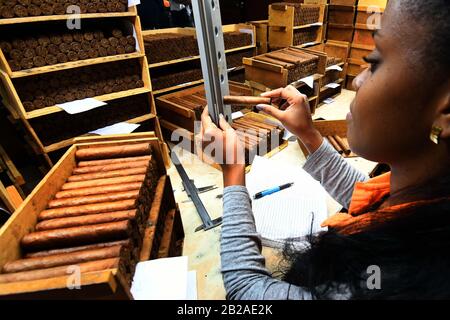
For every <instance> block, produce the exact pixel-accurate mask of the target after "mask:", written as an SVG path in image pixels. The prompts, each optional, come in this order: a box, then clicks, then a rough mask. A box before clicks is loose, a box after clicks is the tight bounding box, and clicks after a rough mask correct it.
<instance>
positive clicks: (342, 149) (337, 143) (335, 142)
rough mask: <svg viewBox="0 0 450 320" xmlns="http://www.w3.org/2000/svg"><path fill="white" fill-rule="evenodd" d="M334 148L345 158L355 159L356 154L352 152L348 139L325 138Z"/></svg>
mask: <svg viewBox="0 0 450 320" xmlns="http://www.w3.org/2000/svg"><path fill="white" fill-rule="evenodd" d="M324 139H325V140H326V141H328V143H329V144H330V145H331V146H333V148H334V149H335V150H336V151H337V152H339V154H341V155H342V156H343V157H344V158H350V157H355V154H354V153H353V152H352V151H351V150H350V145H349V144H348V140H347V138H346V137H340V136H338V135H334V136H326V137H324Z"/></svg>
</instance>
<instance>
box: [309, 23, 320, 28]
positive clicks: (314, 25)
mask: <svg viewBox="0 0 450 320" xmlns="http://www.w3.org/2000/svg"><path fill="white" fill-rule="evenodd" d="M310 26H312V27H321V26H323V22H315V23H311V24H310Z"/></svg>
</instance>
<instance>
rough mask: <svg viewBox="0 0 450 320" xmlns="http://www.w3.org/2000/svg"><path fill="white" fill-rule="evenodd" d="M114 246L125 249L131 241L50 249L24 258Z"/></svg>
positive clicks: (28, 254) (29, 254)
mask: <svg viewBox="0 0 450 320" xmlns="http://www.w3.org/2000/svg"><path fill="white" fill-rule="evenodd" d="M116 245H121V246H126V247H128V248H130V246H131V241H130V239H127V240H119V241H111V242H102V243H95V244H89V245H86V246H79V247H71V248H63V249H52V250H46V251H38V252H31V253H27V254H25V258H35V257H48V256H53V255H57V254H62V253H70V252H77V251H84V250H91V249H100V248H108V247H112V246H116Z"/></svg>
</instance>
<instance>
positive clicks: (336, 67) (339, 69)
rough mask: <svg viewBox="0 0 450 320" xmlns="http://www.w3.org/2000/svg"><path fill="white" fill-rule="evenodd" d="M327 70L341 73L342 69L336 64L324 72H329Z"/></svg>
mask: <svg viewBox="0 0 450 320" xmlns="http://www.w3.org/2000/svg"><path fill="white" fill-rule="evenodd" d="M329 70H337V71H342V68H341V67H340V66H338V65H337V64H335V65H334V66H330V67H328V68H327V69H326V71H329Z"/></svg>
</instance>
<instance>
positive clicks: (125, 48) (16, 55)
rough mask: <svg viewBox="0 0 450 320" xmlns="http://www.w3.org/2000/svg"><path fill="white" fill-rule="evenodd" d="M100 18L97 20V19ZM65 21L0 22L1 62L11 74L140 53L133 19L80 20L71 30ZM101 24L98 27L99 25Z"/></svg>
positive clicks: (46, 69)
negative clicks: (31, 24) (134, 33)
mask: <svg viewBox="0 0 450 320" xmlns="http://www.w3.org/2000/svg"><path fill="white" fill-rule="evenodd" d="M99 20H100V21H99ZM65 24H66V22H65V21H49V22H42V23H39V24H34V25H33V27H32V31H30V25H29V24H19V25H6V26H0V30H1V33H2V36H1V38H0V48H1V51H2V54H3V56H2V55H0V57H1V58H2V64H3V65H4V69H5V71H6V72H7V73H8V75H9V76H10V77H11V78H18V77H27V76H30V75H33V74H38V73H45V72H52V71H55V70H59V69H68V68H72V67H79V66H82V65H90V64H96V63H99V62H103V61H104V62H107V61H114V60H123V59H130V58H132V57H139V56H142V54H141V53H139V52H137V50H136V45H137V41H136V38H135V37H134V36H133V29H134V26H133V23H132V22H131V21H128V20H126V19H125V20H124V19H123V18H122V19H118V18H115V19H97V20H95V21H93V20H89V21H83V29H81V30H77V29H75V30H70V29H68V28H67V27H66V25H65ZM99 25H101V27H100V26H99Z"/></svg>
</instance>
